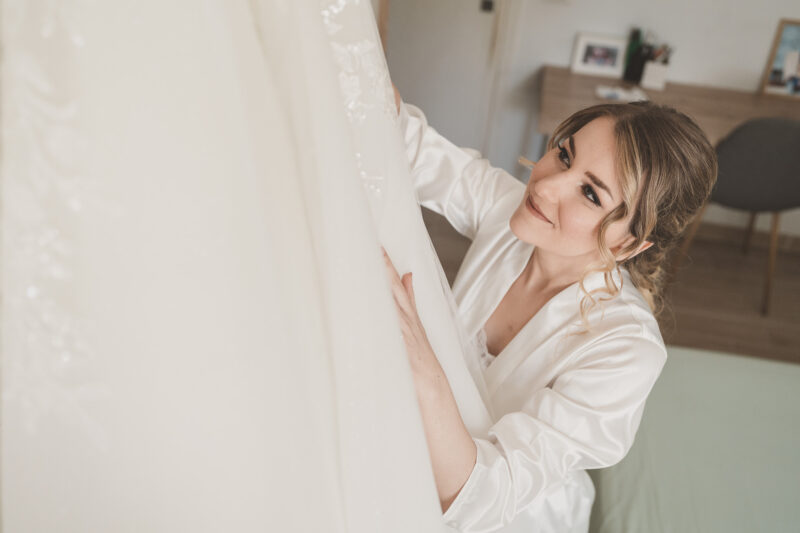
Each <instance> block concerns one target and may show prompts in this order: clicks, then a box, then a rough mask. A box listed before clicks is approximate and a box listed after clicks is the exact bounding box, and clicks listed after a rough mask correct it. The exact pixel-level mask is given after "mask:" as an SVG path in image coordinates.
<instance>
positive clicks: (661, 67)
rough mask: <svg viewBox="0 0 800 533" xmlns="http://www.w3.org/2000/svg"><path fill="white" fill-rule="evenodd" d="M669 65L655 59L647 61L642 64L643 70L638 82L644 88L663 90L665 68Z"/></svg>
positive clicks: (665, 79) (665, 76)
mask: <svg viewBox="0 0 800 533" xmlns="http://www.w3.org/2000/svg"><path fill="white" fill-rule="evenodd" d="M668 69H669V65H666V64H664V63H659V62H657V61H648V62H647V63H645V64H644V72H642V79H641V81H640V82H639V85H641V87H642V88H644V89H653V90H656V91H663V90H664V87H665V86H666V84H667V70H668Z"/></svg>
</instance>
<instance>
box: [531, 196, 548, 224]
mask: <svg viewBox="0 0 800 533" xmlns="http://www.w3.org/2000/svg"><path fill="white" fill-rule="evenodd" d="M525 205H526V206H527V207H528V211H530V212H531V214H533V216H535V217H536V218H540V219H542V220H544V221H545V222H549V223H550V224H552V222H550V219H548V218H547V217H546V216H544V215H543V214H542V212H541V211H540V210H539V207H538V206H537V205H536V204H535V203H533V197H532V196H531V195H530V194H529V195H528V199H527V200H525Z"/></svg>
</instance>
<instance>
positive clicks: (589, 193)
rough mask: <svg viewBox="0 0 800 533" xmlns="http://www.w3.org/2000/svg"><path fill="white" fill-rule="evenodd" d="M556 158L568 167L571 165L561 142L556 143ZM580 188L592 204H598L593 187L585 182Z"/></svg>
mask: <svg viewBox="0 0 800 533" xmlns="http://www.w3.org/2000/svg"><path fill="white" fill-rule="evenodd" d="M558 159H560V160H561V162H562V163H564V165H565V166H566V167H567V168H569V167H570V166H571V162H570V160H569V152H567V149H566V148H564V147H563V146H562V145H561V144H559V145H558ZM581 190H582V191H583V195H584V196H585V197H586V198H588V199H589V201H590V202H592V203H593V204H595V205H597V206H600V205H601V204H600V198H598V197H597V194H596V193H595V192H594V187H592V186H591V185H588V184H585V185H582V186H581Z"/></svg>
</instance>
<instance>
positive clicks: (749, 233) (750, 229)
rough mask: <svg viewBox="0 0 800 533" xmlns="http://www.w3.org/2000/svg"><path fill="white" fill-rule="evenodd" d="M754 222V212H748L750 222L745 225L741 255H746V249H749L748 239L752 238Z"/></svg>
mask: <svg viewBox="0 0 800 533" xmlns="http://www.w3.org/2000/svg"><path fill="white" fill-rule="evenodd" d="M755 222H756V212H755V211H751V212H750V221H749V222H748V223H747V232H746V233H745V234H744V244H743V245H742V253H743V254H746V253H747V249H748V248H749V247H750V239H751V238H752V237H753V226H754V225H755Z"/></svg>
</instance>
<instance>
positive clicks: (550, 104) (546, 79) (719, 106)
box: [538, 65, 800, 145]
mask: <svg viewBox="0 0 800 533" xmlns="http://www.w3.org/2000/svg"><path fill="white" fill-rule="evenodd" d="M541 83H542V86H541V92H540V100H539V127H538V131H539V133H543V134H545V135H547V136H548V137H549V136H550V134H551V133H552V132H553V131H554V130H555V128H556V126H558V125H559V124H560V123H561V121H563V120H564V119H565V118H567V117H568V116H569V115H571V114H572V113H574V112H575V111H578V110H580V109H583V108H585V107H589V106H591V105H594V104H599V103H603V102H609V100H604V99H602V98H598V97H597V96H595V94H594V91H595V87H596V86H597V85H610V86H619V85H622V84H623V81H622V80H620V79H615V78H603V77H600V76H586V75H583V74H572V73H571V72H570V71H569V69H568V68H566V67H554V66H549V65H545V66H544V67H542V76H541ZM644 92H645V93H647V96H648V97H649V98H650V100H652V101H653V102H655V103H658V104H666V105H669V106H672V107H674V108H675V109H677V110H678V111H681V112H683V113H686V114H687V115H689V116H690V117H692V118H693V119H694V120H695V121H696V122H697V124H698V125H699V126H700V127H701V128H702V129H703V131H704V132H705V133H706V135H707V136H708V139H709V140H710V141H711V144H713V145H716V144H717V141H719V140H720V139H722V138H723V137H724V136H725V135H727V134H728V133H729V132H730V131H731V130H732V129H733V128H735V127H736V126H738V125H739V124H741V123H742V122H744V121H745V120H747V119H750V118H756V117H786V118H794V119H797V120H800V99H798V101H793V100H789V99H785V98H775V97H769V96H761V95H758V94H756V93H754V92H745V91H738V90H732V89H717V88H713V87H704V86H701V85H686V84H682V83H667V86H666V88H665V89H664V90H663V91H654V90H650V89H645V90H644Z"/></svg>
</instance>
